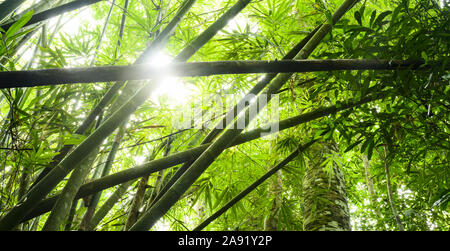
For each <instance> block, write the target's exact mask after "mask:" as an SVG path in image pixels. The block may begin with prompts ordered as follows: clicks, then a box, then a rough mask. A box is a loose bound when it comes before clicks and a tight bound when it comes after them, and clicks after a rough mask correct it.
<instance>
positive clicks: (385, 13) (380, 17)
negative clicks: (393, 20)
mask: <svg viewBox="0 0 450 251" xmlns="http://www.w3.org/2000/svg"><path fill="white" fill-rule="evenodd" d="M391 13H392V11H385V12H383V13H381V14H380V15H378V17H377V19H376V20H375V22H374V23H373V26H377V25H381V22H382V21H383V19H385V18H386V17H387V16H388V15H390V14H391Z"/></svg>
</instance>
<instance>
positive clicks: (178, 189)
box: [130, 0, 357, 231]
mask: <svg viewBox="0 0 450 251" xmlns="http://www.w3.org/2000/svg"><path fill="white" fill-rule="evenodd" d="M356 2H357V0H346V1H345V2H344V3H343V4H342V5H341V6H340V7H339V8H338V10H336V12H335V13H334V14H333V17H336V20H339V19H340V18H341V17H342V16H343V15H344V14H345V13H346V12H347V11H348V10H349V9H350V7H352V6H353V5H354V4H355V3H356ZM333 20H334V18H333ZM330 30H331V24H324V25H322V26H321V28H320V29H319V30H318V31H317V32H316V33H315V34H314V36H313V37H312V38H311V40H309V41H308V43H306V45H305V46H304V47H303V48H302V50H300V52H299V53H298V54H297V55H296V56H295V57H294V59H305V58H307V57H308V56H309V55H310V54H311V53H312V51H313V50H314V49H315V48H316V47H317V46H318V44H319V43H320V42H321V41H322V39H323V38H324V37H325V35H326V34H327V33H328V32H329V31H330ZM280 62H283V61H280ZM291 76H292V73H283V74H279V75H278V76H277V77H276V78H274V79H273V80H272V82H271V83H270V84H269V86H267V88H266V89H265V90H264V91H263V93H262V94H263V95H267V96H266V97H267V103H268V102H269V101H270V99H271V98H272V94H275V93H276V92H277V91H278V90H279V89H280V88H281V87H282V86H283V84H284V83H285V82H286V81H287V80H289V78H290V77H291ZM267 103H265V104H260V103H259V102H254V103H252V104H251V105H250V106H249V107H248V108H247V109H246V110H245V114H244V115H243V116H240V118H242V119H243V120H244V122H245V125H248V123H249V122H250V121H252V119H253V118H254V117H255V116H256V114H250V112H249V111H251V110H253V111H258V109H262V108H263V107H264V106H265V105H266V104H267ZM255 108H256V109H255ZM238 122H239V119H238V120H235V122H234V124H233V125H232V127H233V128H238ZM243 130H244V129H236V130H225V131H224V132H223V134H222V135H221V136H220V137H219V138H217V139H216V140H215V141H214V142H213V143H212V144H211V145H210V146H209V147H208V148H207V149H206V150H205V151H204V152H203V153H202V154H201V155H200V156H199V157H198V158H197V159H196V160H195V161H194V163H192V165H191V166H190V167H189V169H188V170H187V171H186V172H185V173H184V174H183V175H182V176H181V177H180V178H179V179H178V180H177V181H176V182H175V183H174V184H173V185H172V187H171V188H170V189H169V190H168V191H167V192H166V193H165V194H164V195H163V196H162V197H161V199H160V200H159V201H157V202H156V203H155V204H154V205H153V206H152V207H151V208H150V209H149V210H148V211H147V212H145V213H144V214H143V215H142V217H141V218H140V219H139V221H137V222H136V224H134V226H133V227H132V228H131V229H130V230H131V231H144V230H148V229H149V228H151V227H152V226H153V225H154V224H155V223H156V222H157V221H158V220H159V219H160V218H161V217H162V216H163V215H164V214H165V213H166V212H167V211H168V210H169V209H170V208H171V207H172V206H173V205H174V204H175V203H176V202H177V201H178V200H179V198H180V197H181V196H182V195H183V194H184V193H185V192H186V191H187V189H189V187H190V186H191V185H192V184H193V183H194V182H195V180H197V179H198V178H199V177H200V176H201V175H202V174H203V172H204V171H205V170H206V169H207V168H208V167H209V166H210V165H211V164H212V163H213V162H214V160H215V159H216V158H217V157H218V156H219V155H220V154H221V153H222V152H223V151H224V150H225V149H226V148H227V146H229V145H230V143H231V142H233V141H234V140H235V139H236V138H237V136H238V135H239V134H240V133H241V132H242V131H243Z"/></svg>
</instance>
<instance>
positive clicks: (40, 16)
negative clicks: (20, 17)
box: [0, 0, 103, 30]
mask: <svg viewBox="0 0 450 251" xmlns="http://www.w3.org/2000/svg"><path fill="white" fill-rule="evenodd" d="M100 1H103V0H76V1H72V2H70V3H66V4H63V5H61V6H57V7H55V8H52V9H49V10H45V11H42V12H40V13H37V14H34V15H33V16H32V17H31V19H30V21H28V23H26V24H25V25H24V26H23V27H26V26H29V25H32V24H36V23H39V22H42V21H45V20H47V19H50V18H52V17H56V16H59V15H62V14H64V13H67V12H70V11H73V10H77V9H80V8H82V7H85V6H89V5H91V4H95V3H98V2H100ZM7 2H17V3H14V4H20V3H22V2H24V0H7V1H5V2H4V3H7ZM2 4H3V3H2ZM2 7H3V6H0V9H2ZM6 10H9V9H5V11H6ZM2 14H3V13H1V12H0V20H1V19H3V18H2ZM13 24H14V22H10V23H7V24H4V25H2V26H1V28H2V29H4V30H8V29H9V27H11V25H13Z"/></svg>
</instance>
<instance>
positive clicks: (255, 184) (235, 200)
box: [192, 140, 315, 231]
mask: <svg viewBox="0 0 450 251" xmlns="http://www.w3.org/2000/svg"><path fill="white" fill-rule="evenodd" d="M314 142H315V140H312V141H310V142H308V143H306V144H304V145H302V146H300V147H298V148H297V149H296V150H295V151H293V152H292V153H291V154H289V156H287V157H286V158H285V159H283V160H282V161H281V162H279V163H278V164H277V165H276V166H274V167H272V168H271V169H270V170H269V171H267V172H266V173H265V174H264V175H263V176H261V177H260V178H259V179H258V180H256V181H255V182H253V183H252V184H251V185H250V186H248V187H247V188H246V189H244V190H243V191H242V192H240V193H239V194H237V195H236V196H234V197H233V198H232V199H231V200H230V201H229V202H227V204H225V205H224V206H223V207H222V208H220V209H219V210H217V211H216V212H215V213H214V214H212V215H211V216H209V217H208V218H207V219H206V220H204V221H203V222H202V223H200V224H199V225H198V226H197V227H195V228H194V229H193V230H192V231H200V230H202V229H203V228H205V227H206V226H208V224H209V223H211V222H213V221H214V220H215V219H217V218H218V217H219V216H221V215H222V214H223V213H225V212H226V211H227V210H228V209H230V208H231V207H232V206H234V205H235V204H236V203H238V202H239V201H240V200H241V199H243V198H244V197H245V196H247V194H249V193H251V192H252V191H253V190H255V189H256V188H257V187H258V186H259V185H261V184H262V183H263V182H264V181H266V180H267V179H268V178H270V177H272V175H274V174H275V173H276V172H277V171H278V170H280V169H281V168H283V167H284V166H285V165H287V164H288V163H289V162H291V161H292V160H294V158H295V157H297V156H298V155H299V154H300V153H301V152H304V151H305V150H306V149H308V147H309V146H311V145H312V144H314Z"/></svg>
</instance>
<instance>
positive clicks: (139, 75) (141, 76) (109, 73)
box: [0, 59, 429, 89]
mask: <svg viewBox="0 0 450 251" xmlns="http://www.w3.org/2000/svg"><path fill="white" fill-rule="evenodd" d="M421 66H422V67H421ZM419 67H420V69H424V68H427V67H429V65H424V61H421V60H388V59H324V60H305V59H301V60H300V59H296V60H282V61H214V62H193V63H173V64H170V65H168V66H166V67H165V68H164V69H161V68H160V67H158V66H155V65H150V64H139V65H130V66H102V67H86V68H69V69H45V70H25V71H4V72H0V82H1V84H0V89H4V88H18V87H33V86H43V85H58V84H73V83H94V82H108V81H125V80H145V79H150V78H153V79H154V78H162V77H164V76H180V77H198V76H211V75H221V74H250V73H294V72H318V71H342V70H397V69H418V68H419ZM289 75H291V74H289Z"/></svg>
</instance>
